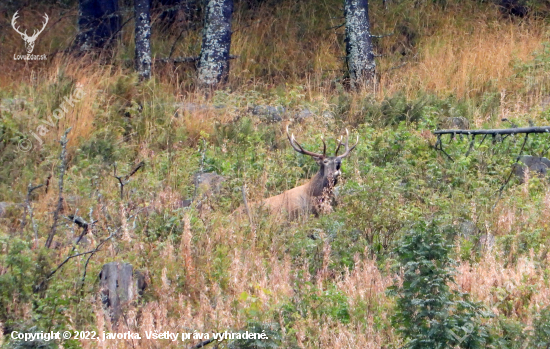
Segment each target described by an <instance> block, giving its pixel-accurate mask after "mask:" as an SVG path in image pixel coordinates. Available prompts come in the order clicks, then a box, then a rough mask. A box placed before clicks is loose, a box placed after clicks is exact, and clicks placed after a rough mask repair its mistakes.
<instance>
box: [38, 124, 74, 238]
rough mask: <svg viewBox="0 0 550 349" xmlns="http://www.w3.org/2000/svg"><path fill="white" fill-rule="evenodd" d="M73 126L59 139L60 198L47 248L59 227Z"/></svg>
mask: <svg viewBox="0 0 550 349" xmlns="http://www.w3.org/2000/svg"><path fill="white" fill-rule="evenodd" d="M71 128H72V127H69V128H68V129H67V130H66V131H65V133H64V134H63V137H61V141H59V143H60V144H61V155H60V156H59V159H60V160H61V164H59V199H58V200H57V208H56V209H55V211H54V213H53V224H52V228H51V231H50V235H48V239H47V240H46V245H45V246H46V248H50V247H51V245H52V242H53V238H54V236H55V233H56V229H57V221H58V220H59V214H60V213H61V209H62V208H63V178H64V177H65V169H66V167H67V143H68V142H69V141H68V140H67V135H68V134H69V132H70V131H71Z"/></svg>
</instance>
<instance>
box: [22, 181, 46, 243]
mask: <svg viewBox="0 0 550 349" xmlns="http://www.w3.org/2000/svg"><path fill="white" fill-rule="evenodd" d="M43 186H44V184H39V185H37V186H33V185H32V183H29V186H28V187H27V197H26V198H25V206H24V207H23V219H21V228H20V230H21V234H23V228H25V225H27V213H29V215H30V217H29V218H30V219H31V221H32V207H31V194H32V192H33V191H35V190H36V189H39V188H42V187H43ZM35 238H36V239H37V238H38V237H36V236H35ZM35 242H36V240H35Z"/></svg>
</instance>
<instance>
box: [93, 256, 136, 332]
mask: <svg viewBox="0 0 550 349" xmlns="http://www.w3.org/2000/svg"><path fill="white" fill-rule="evenodd" d="M99 285H100V288H101V300H102V302H103V304H104V305H105V306H106V307H107V308H108V309H109V312H110V315H111V321H112V322H113V323H114V324H116V323H117V322H118V320H119V318H120V316H121V315H122V313H123V307H124V306H125V305H127V304H129V303H130V302H131V301H133V300H134V299H135V298H136V297H137V295H138V294H139V295H141V294H142V293H143V290H144V289H145V287H146V283H145V279H144V277H143V274H141V273H140V272H138V271H134V268H133V267H132V265H131V264H128V263H122V262H111V263H107V264H105V265H104V266H103V268H101V272H100V273H99Z"/></svg>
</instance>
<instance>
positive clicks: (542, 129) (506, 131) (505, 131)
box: [433, 126, 550, 136]
mask: <svg viewBox="0 0 550 349" xmlns="http://www.w3.org/2000/svg"><path fill="white" fill-rule="evenodd" d="M520 133H522V134H529V133H550V126H534V127H517V128H502V129H492V130H437V131H434V132H433V134H434V135H493V136H496V135H515V134H520Z"/></svg>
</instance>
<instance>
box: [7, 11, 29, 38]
mask: <svg viewBox="0 0 550 349" xmlns="http://www.w3.org/2000/svg"><path fill="white" fill-rule="evenodd" d="M18 12H19V11H15V14H14V15H13V18H12V19H11V26H12V27H13V29H14V30H15V31H16V32H17V33H19V35H21V36H26V37H28V36H27V31H26V30H25V32H24V33H21V32H20V31H19V27H16V24H17V23H16V20H17V18H19V17H18V14H17V13H18Z"/></svg>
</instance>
